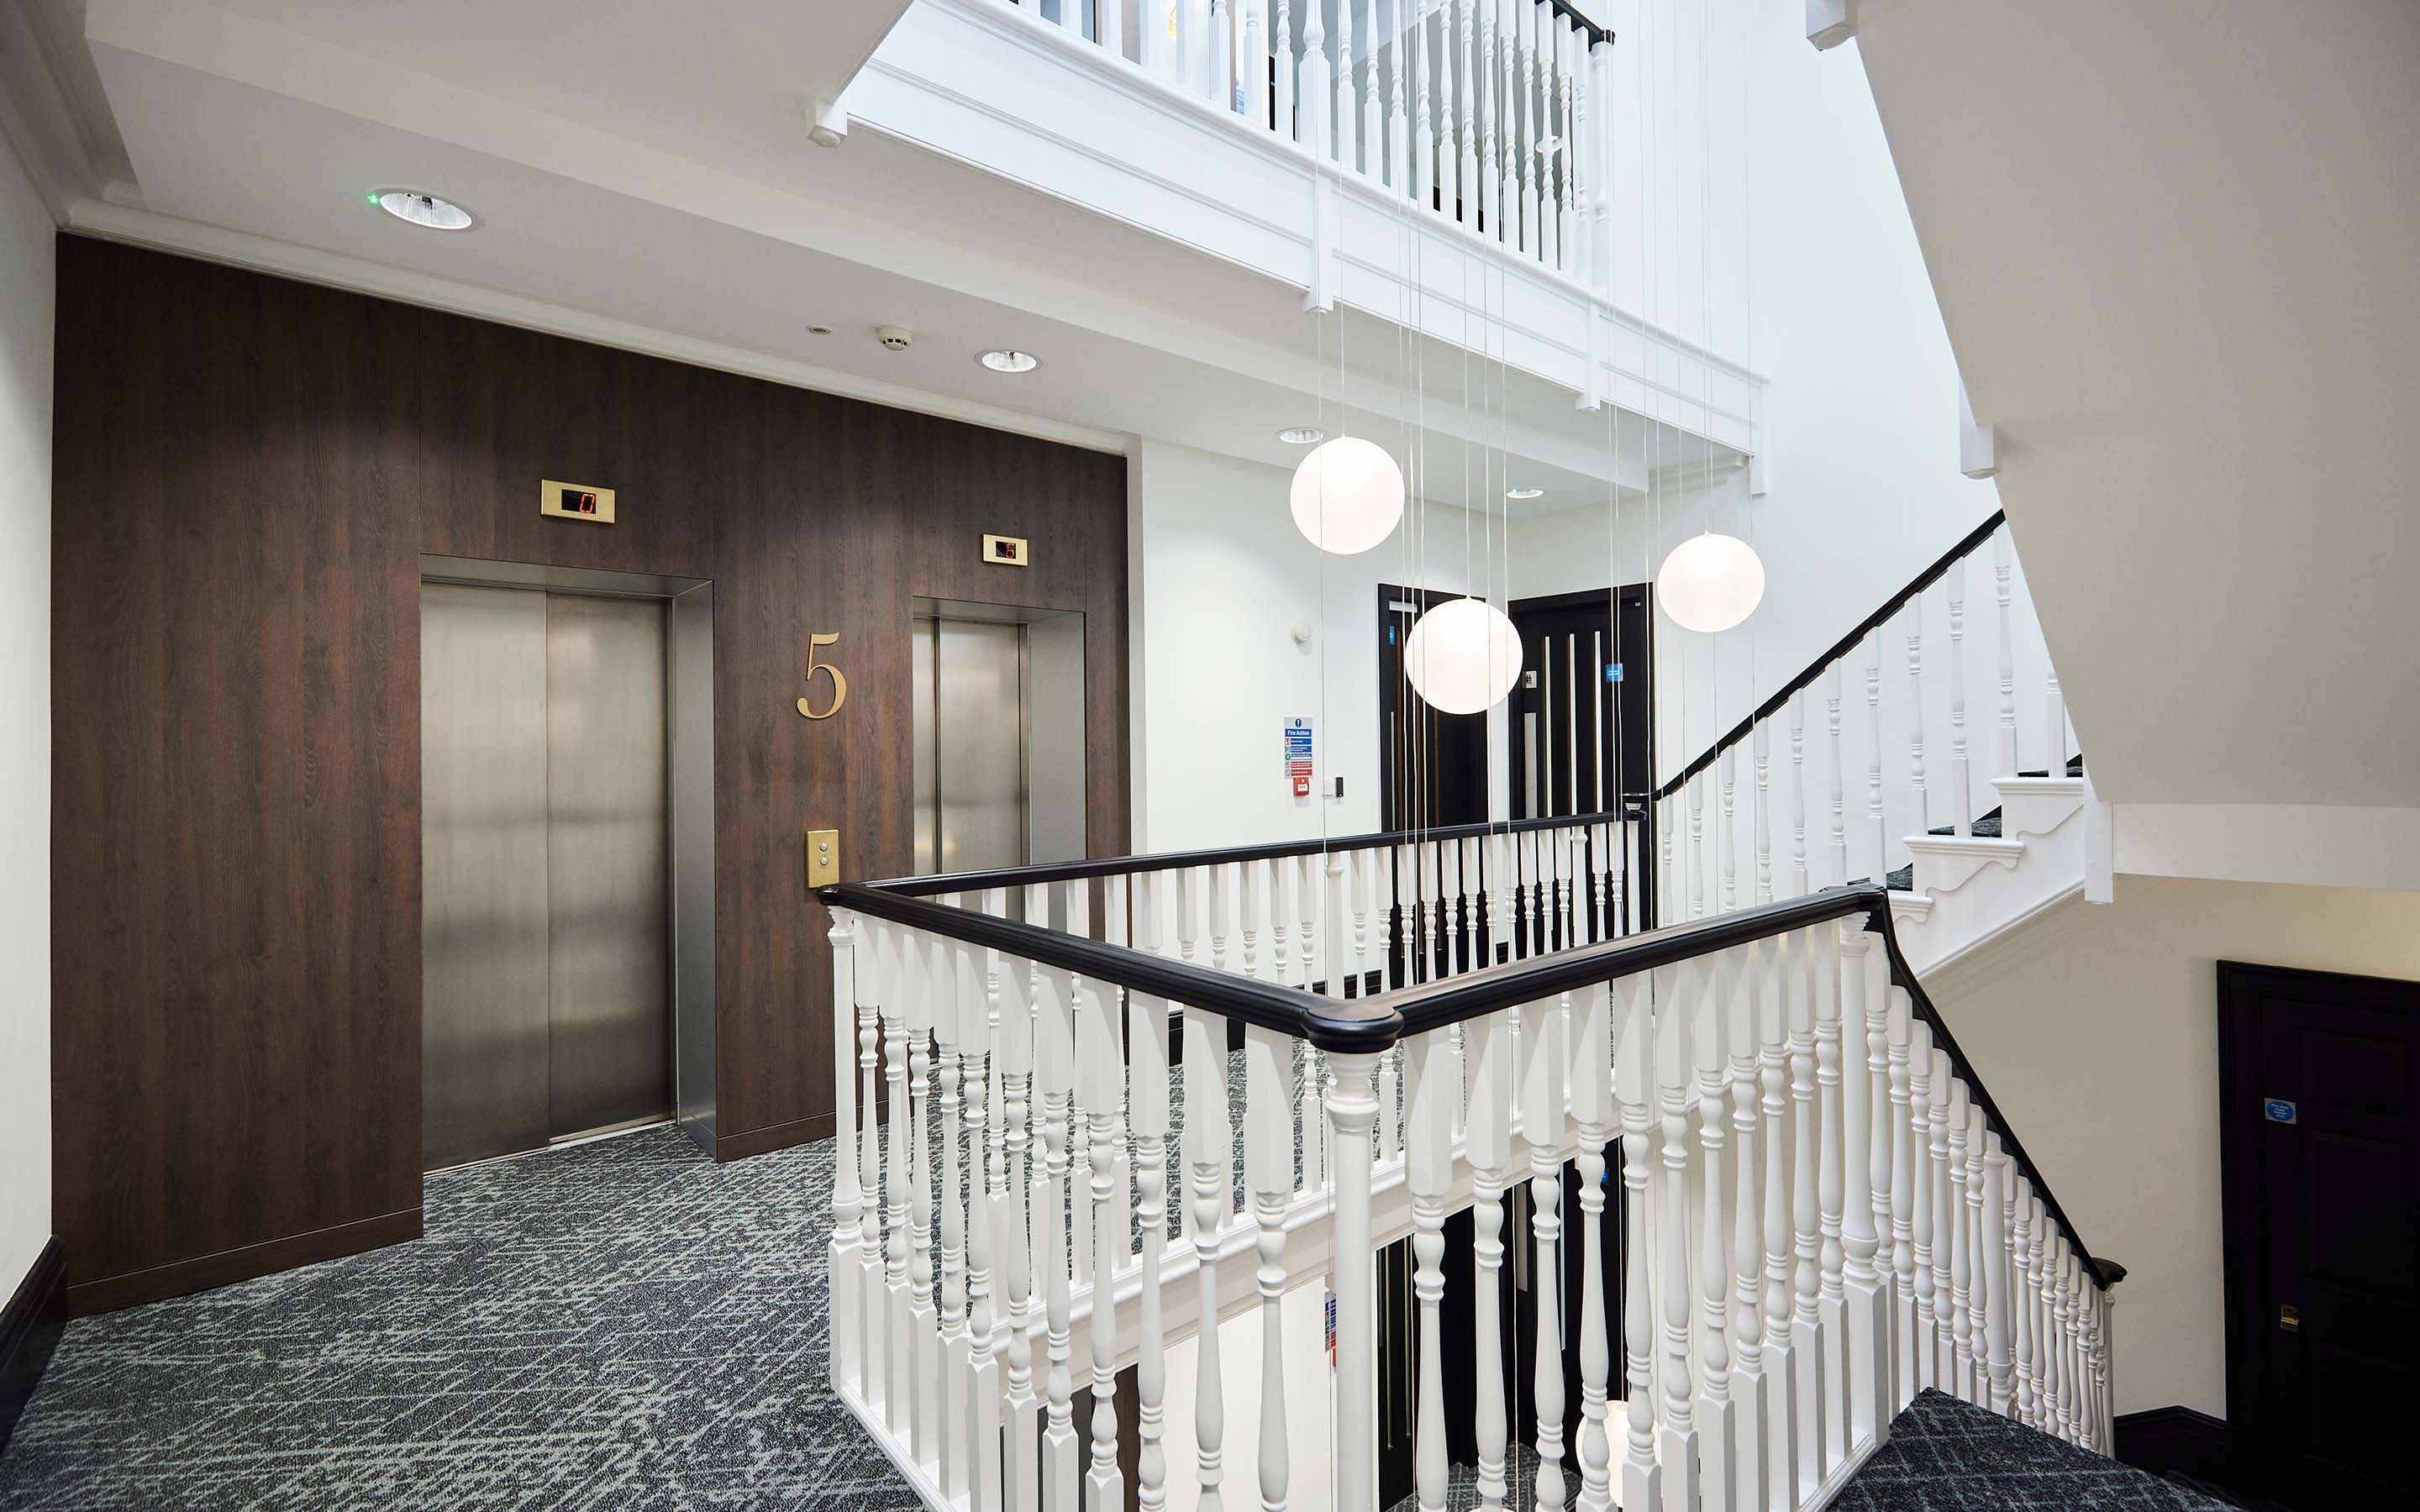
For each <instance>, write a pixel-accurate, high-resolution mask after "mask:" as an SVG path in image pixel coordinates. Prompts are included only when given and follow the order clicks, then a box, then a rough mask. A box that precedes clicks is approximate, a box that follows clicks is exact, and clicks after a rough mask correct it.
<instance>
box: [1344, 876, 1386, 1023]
mask: <svg viewBox="0 0 2420 1512" xmlns="http://www.w3.org/2000/svg"><path fill="white" fill-rule="evenodd" d="M1382 854H1383V853H1382V852H1380V851H1379V850H1377V849H1376V848H1374V847H1369V846H1364V847H1363V848H1362V849H1360V850H1357V851H1355V852H1353V853H1352V854H1351V855H1350V856H1347V857H1346V858H1345V879H1346V881H1347V882H1349V883H1350V884H1351V885H1352V891H1353V969H1352V974H1351V975H1352V987H1353V991H1354V992H1355V993H1356V994H1361V993H1366V992H1368V991H1369V990H1370V984H1369V980H1368V978H1367V976H1366V973H1367V972H1368V971H1369V969H1370V902H1371V899H1372V898H1373V896H1374V894H1375V892H1376V888H1377V879H1376V876H1375V875H1374V868H1375V866H1376V863H1377V860H1378V858H1379V856H1381V855H1382ZM1382 954H1383V952H1382ZM1381 980H1384V979H1383V978H1382V979H1381Z"/></svg>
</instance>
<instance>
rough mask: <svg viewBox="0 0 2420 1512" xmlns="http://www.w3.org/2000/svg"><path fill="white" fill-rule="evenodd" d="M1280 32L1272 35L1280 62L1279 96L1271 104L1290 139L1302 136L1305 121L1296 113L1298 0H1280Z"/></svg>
mask: <svg viewBox="0 0 2420 1512" xmlns="http://www.w3.org/2000/svg"><path fill="white" fill-rule="evenodd" d="M1277 6H1278V25H1277V33H1276V35H1275V36H1274V37H1273V38H1272V39H1271V44H1272V45H1271V51H1270V56H1271V57H1272V58H1273V59H1274V60H1275V62H1276V68H1275V69H1274V70H1273V71H1274V73H1275V75H1276V78H1275V80H1274V83H1275V85H1276V88H1277V98H1276V100H1274V101H1273V102H1272V104H1271V109H1272V110H1273V111H1274V112H1275V115H1274V117H1273V118H1274V119H1275V121H1276V123H1277V133H1278V134H1279V135H1280V136H1282V137H1285V138H1287V139H1288V140H1290V141H1295V142H1299V141H1301V140H1302V122H1301V121H1300V120H1299V119H1298V118H1297V117H1296V116H1295V106H1294V100H1295V61H1294V0H1277Z"/></svg>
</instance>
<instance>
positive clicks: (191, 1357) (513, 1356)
mask: <svg viewBox="0 0 2420 1512" xmlns="http://www.w3.org/2000/svg"><path fill="white" fill-rule="evenodd" d="M831 1165H832V1153H831V1146H830V1144H829V1143H824V1144H818V1145H814V1146H809V1147H806V1148H803V1149H794V1150H790V1151H786V1152H783V1153H782V1154H777V1155H768V1156H762V1157H759V1158H758V1159H755V1160H749V1161H739V1162H736V1163H734V1164H731V1165H720V1166H718V1165H714V1164H713V1163H712V1162H710V1161H708V1160H706V1158H705V1157H703V1156H701V1155H700V1154H698V1153H697V1151H696V1150H695V1149H694V1148H693V1147H692V1146H690V1143H689V1141H688V1140H687V1139H685V1138H684V1137H683V1136H682V1135H680V1134H677V1133H675V1132H674V1131H672V1130H669V1129H659V1130H650V1131H646V1132H644V1133H641V1134H631V1135H628V1136H626V1137H623V1138H618V1139H609V1140H605V1141H601V1142H599V1143H597V1144H591V1145H581V1146H574V1147H570V1148H567V1149H557V1150H548V1151H544V1152H541V1153H538V1154H534V1155H529V1156H524V1157H521V1158H520V1159H517V1160H509V1161H499V1162H495V1163H491V1164H489V1165H478V1166H473V1167H470V1168H468V1169H465V1170H460V1171H456V1172H452V1173H449V1174H447V1175H444V1176H439V1177H432V1178H430V1179H429V1180H428V1183H427V1197H426V1211H427V1238H425V1239H422V1240H420V1241H418V1242H413V1243H410V1244H401V1245H396V1246H394V1247H391V1248H388V1249H383V1250H379V1251H376V1252H373V1253H371V1254H368V1255H360V1256H354V1257H349V1258H346V1259H341V1260H332V1261H329V1262H327V1263H325V1264H322V1265H315V1266H310V1267H307V1268H305V1269H303V1270H300V1271H292V1272H288V1273H285V1274H282V1275H276V1276H271V1277H267V1278H265V1279H262V1280H259V1281H253V1282H247V1283H245V1284H243V1285H241V1286H236V1287H228V1288H223V1289H220V1290H217V1291H210V1292H205V1293H203V1294H201V1295H199V1296H194V1297H185V1298H179V1299H178V1300H175V1301H172V1302H163V1303H156V1304H151V1305H149V1306H145V1307H135V1308H130V1309H128V1310H126V1311H124V1312H117V1313H111V1314H108V1315H106V1316H104V1317H101V1318H94V1319H84V1320H81V1321H78V1322H76V1323H73V1324H70V1326H69V1329H68V1331H67V1336H66V1338H65V1339H64V1340H63V1341H62V1342H61V1344H60V1346H59V1350H58V1354H57V1356H56V1357H55V1358H54V1360H53V1362H52V1364H51V1367H50V1370H49V1372H48V1373H47V1374H46V1375H45V1376H44V1377H43V1380H42V1384H41V1388H40V1390H39V1392H38V1393H36V1395H35V1397H34V1400H33V1403H32V1405H31V1406H30V1407H29V1408H28V1410H27V1411H26V1413H25V1416H24V1418H23V1421H22V1422H21V1423H20V1424H19V1426H18V1428H17V1432H16V1435H15V1437H14V1439H13V1440H12V1441H11V1442H10V1443H9V1446H8V1452H7V1453H6V1454H5V1455H0V1508H7V1509H9V1512H17V1509H32V1508H38V1507H39V1508H43V1509H46V1512H50V1509H58V1508H74V1509H77V1512H117V1509H126V1512H134V1509H141V1512H163V1509H174V1512H218V1509H242V1512H285V1509H313V1512H318V1509H323V1508H324V1509H331V1512H333V1509H339V1508H354V1507H377V1508H381V1509H396V1512H402V1509H408V1508H420V1507H428V1508H443V1509H445V1512H484V1509H489V1508H539V1507H543V1508H547V1509H550V1512H591V1509H603V1508H616V1509H618V1508H636V1507H644V1508H650V1509H654V1508H688V1507H748V1508H768V1509H770V1508H834V1509H841V1508H845V1509H848V1512H857V1509H861V1508H862V1509H867V1512H875V1509H884V1508H907V1507H914V1506H916V1505H917V1504H918V1503H917V1501H916V1497H915V1494H914V1492H913V1491H911V1490H910V1489H908V1488H907V1484H906V1482H904V1481H902V1480H900V1479H898V1478H897V1477H896V1476H895V1475H894V1474H893V1473H892V1472H891V1470H890V1469H889V1467H888V1465H887V1463H886V1462H885V1460H884V1459H883V1458H882V1456H881V1454H880V1453H879V1452H878V1451H877V1450H876V1448H875V1446H874V1443H873V1442H872V1441H871V1440H870V1439H868V1438H867V1437H866V1435H865V1433H864V1432H863V1431H862V1430H861V1428H859V1427H858V1426H857V1422H856V1420H855V1419H854V1418H852V1417H851V1416H850V1415H849V1413H848V1410H847V1409H846V1408H845V1407H844V1406H842V1405H841V1403H840V1402H839V1400H838V1399H837V1398H835V1397H834V1396H832V1395H831V1393H830V1390H829V1388H828V1387H827V1386H826V1385H825V1383H824V1380H825V1363H824V1348H825V1345H824V1332H825V1322H824V1308H825V1288H824V1255H825V1250H824V1244H825V1241H826V1239H827V1238H828V1236H829V1234H830V1206H829V1204H830V1190H831V1188H830V1182H831Z"/></svg>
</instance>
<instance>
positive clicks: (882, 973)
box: [857, 919, 897, 1421]
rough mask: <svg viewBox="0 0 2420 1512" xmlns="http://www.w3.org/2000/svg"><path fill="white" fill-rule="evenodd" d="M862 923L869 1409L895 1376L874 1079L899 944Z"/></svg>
mask: <svg viewBox="0 0 2420 1512" xmlns="http://www.w3.org/2000/svg"><path fill="white" fill-rule="evenodd" d="M861 928H870V929H871V930H872V932H873V933H872V934H871V936H869V937H867V938H866V949H863V950H861V953H860V957H859V960H860V964H861V966H862V967H864V968H865V969H863V970H862V971H861V973H860V975H859V980H858V1000H857V1071H858V1108H857V1112H858V1118H859V1119H860V1120H861V1123H860V1125H859V1137H858V1143H857V1161H858V1173H857V1179H858V1189H859V1190H860V1191H861V1193H863V1194H864V1202H863V1204H862V1211H861V1218H860V1227H859V1231H858V1243H857V1257H858V1282H857V1299H858V1305H859V1309H860V1312H861V1322H860V1325H859V1326H860V1329H861V1338H862V1340H863V1342H862V1343H861V1346H860V1352H859V1355H858V1358H859V1359H860V1360H861V1361H862V1362H863V1364H864V1366H865V1371H864V1377H865V1387H864V1390H863V1392H862V1394H861V1398H862V1400H863V1402H864V1404H865V1406H866V1407H867V1408H868V1409H872V1408H873V1407H874V1406H875V1405H876V1402H877V1400H878V1401H880V1402H881V1403H882V1404H884V1405H885V1407H886V1409H887V1406H888V1404H889V1402H890V1400H891V1399H892V1396H894V1395H895V1393H894V1391H893V1389H892V1384H891V1383H892V1379H893V1378H892V1377H891V1376H890V1375H889V1374H888V1371H889V1367H890V1362H891V1356H890V1341H889V1334H890V1330H889V1327H888V1325H889V1324H890V1322H891V1320H892V1309H891V1308H890V1306H889V1305H888V1298H887V1294H886V1292H885V1289H884V1284H883V1283H884V1269H885V1265H884V1262H885V1259H886V1256H885V1253H884V1249H883V1243H884V1241H883V1230H882V1208H883V1201H882V1196H883V1187H882V1121H881V1120H882V1109H881V1104H880V1102H879V1100H878V1098H877V1097H876V1082H877V1081H878V1080H879V1078H880V1076H881V1068H882V1039H881V1005H882V1004H883V1003H884V1002H885V1001H887V1000H889V999H890V998H891V997H892V996H893V995H895V992H896V989H895V988H894V987H893V985H892V978H893V975H894V973H895V971H896V966H895V964H893V963H894V958H895V956H896V954H897V947H896V946H895V945H894V944H893V943H892V935H893V934H894V933H895V931H894V930H893V929H892V926H891V925H888V924H884V923H881V922H879V921H877V920H871V919H869V920H864V921H862V923H861ZM893 1105H894V1106H895V1105H896V1104H893ZM886 1421H887V1419H886Z"/></svg>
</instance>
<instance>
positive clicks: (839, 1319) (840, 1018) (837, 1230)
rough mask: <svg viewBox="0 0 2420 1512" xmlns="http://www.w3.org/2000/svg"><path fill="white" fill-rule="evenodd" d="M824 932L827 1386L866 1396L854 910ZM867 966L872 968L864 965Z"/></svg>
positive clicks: (838, 911) (838, 913) (841, 913)
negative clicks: (828, 1083)
mask: <svg viewBox="0 0 2420 1512" xmlns="http://www.w3.org/2000/svg"><path fill="white" fill-rule="evenodd" d="M831 920H832V921H831V928H830V930H828V931H826V932H825V935H824V938H825V939H826V940H827V941H828V942H829V943H830V947H831V962H832V999H831V1000H832V1013H831V1020H832V1093H833V1104H832V1127H833V1130H834V1132H835V1134H836V1139H835V1142H834V1145H833V1149H832V1203H831V1213H832V1236H831V1242H830V1244H829V1245H828V1246H827V1254H826V1260H825V1265H826V1271H825V1273H826V1274H828V1275H830V1277H831V1288H832V1289H831V1315H830V1318H829V1319H827V1326H826V1335H827V1338H828V1340H829V1342H828V1345H827V1355H826V1364H827V1365H829V1366H830V1381H831V1386H832V1390H833V1391H835V1392H855V1393H856V1394H857V1396H858V1399H859V1400H861V1401H864V1400H867V1399H869V1398H868V1393H867V1392H866V1389H865V1387H866V1381H867V1372H866V1368H865V1362H864V1361H863V1359H862V1358H861V1355H860V1350H861V1347H862V1345H863V1342H864V1335H863V1333H862V1332H861V1329H860V1328H859V1326H858V1319H859V1318H860V1316H861V1310H862V1308H863V1306H864V1304H865V1302H866V1299H865V1298H864V1297H863V1296H862V1295H861V1292H860V1290H859V1272H858V1258H859V1257H858V1243H859V1241H860V1239H861V1236H862V1235H863V1233H864V1228H865V1216H864V1215H865V1200H864V1194H863V1192H862V1190H861V1188H860V1187H859V1186H858V1162H857V1044H856V1040H857V1019H858V1008H857V1000H858V985H857V916H856V915H855V914H852V913H850V912H849V911H848V910H847V909H845V908H835V909H833V910H832V916H831ZM869 974H870V973H869Z"/></svg>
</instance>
